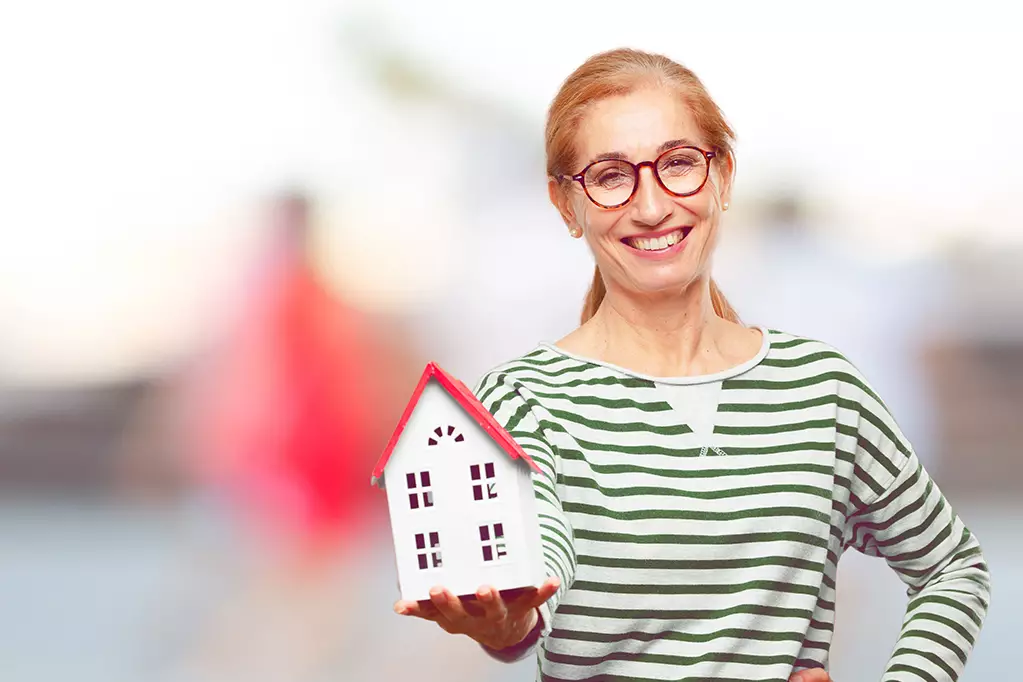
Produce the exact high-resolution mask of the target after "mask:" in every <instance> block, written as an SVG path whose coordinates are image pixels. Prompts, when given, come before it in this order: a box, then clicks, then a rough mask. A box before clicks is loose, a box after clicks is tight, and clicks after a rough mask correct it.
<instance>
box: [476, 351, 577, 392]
mask: <svg viewBox="0 0 1023 682" xmlns="http://www.w3.org/2000/svg"><path fill="white" fill-rule="evenodd" d="M566 360H567V358H566V357H565V356H564V355H561V354H559V353H556V352H554V351H553V350H552V349H551V347H550V344H549V343H546V342H538V343H537V344H536V345H535V346H534V347H533V348H531V349H530V350H528V351H527V352H525V353H522V354H521V355H517V356H515V357H513V358H511V359H509V360H505V361H503V362H501V363H500V364H498V365H494V366H492V367H491V368H490V369H488V370H486V371H484V372H483V374H482V375H480V377H479V379H478V380H477V382H476V389H477V390H479V389H481V388H486V386H487V385H493V384H499V383H505V384H514V383H516V382H518V381H521V380H522V379H523V378H526V379H528V378H535V377H543V376H545V375H548V376H549V375H550V374H552V373H556V372H557V371H558V369H559V368H560V366H561V365H564V364H565V362H566Z"/></svg>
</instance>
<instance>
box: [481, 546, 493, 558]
mask: <svg viewBox="0 0 1023 682" xmlns="http://www.w3.org/2000/svg"><path fill="white" fill-rule="evenodd" d="M483 560H484V561H493V560H494V552H493V550H491V549H490V545H483Z"/></svg>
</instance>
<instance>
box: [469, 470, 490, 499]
mask: <svg viewBox="0 0 1023 682" xmlns="http://www.w3.org/2000/svg"><path fill="white" fill-rule="evenodd" d="M481 474H483V475H481ZM469 475H470V476H472V480H473V484H472V499H474V500H492V499H494V498H496V497H497V479H496V478H495V475H494V463H493V462H487V463H486V464H484V465H483V467H482V470H481V469H480V465H479V464H473V465H470V466H469Z"/></svg>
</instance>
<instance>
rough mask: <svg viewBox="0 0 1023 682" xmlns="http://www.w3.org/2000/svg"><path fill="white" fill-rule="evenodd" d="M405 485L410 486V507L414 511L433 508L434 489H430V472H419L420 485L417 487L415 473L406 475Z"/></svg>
mask: <svg viewBox="0 0 1023 682" xmlns="http://www.w3.org/2000/svg"><path fill="white" fill-rule="evenodd" d="M405 484H406V485H407V486H408V490H409V493H408V505H409V507H411V508H412V509H419V508H420V507H432V506H433V489H432V488H430V472H429V471H420V472H419V485H418V486H417V485H416V474H415V472H409V473H407V474H405Z"/></svg>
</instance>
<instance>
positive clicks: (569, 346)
mask: <svg viewBox="0 0 1023 682" xmlns="http://www.w3.org/2000/svg"><path fill="white" fill-rule="evenodd" d="M760 341H761V340H760V338H759V332H757V331H756V330H750V329H747V328H745V327H743V326H742V325H740V324H737V323H734V322H730V321H728V320H725V319H723V318H721V317H718V316H717V315H716V314H715V312H714V306H713V303H712V302H711V298H710V280H709V279H706V278H702V279H699V280H696V281H694V282H693V283H692V284H691V285H690V286H688V287H687V288H686V289H685V291H683V292H682V293H681V294H680V295H678V294H676V295H672V296H670V297H669V296H665V297H663V298H656V299H652V298H650V297H646V296H644V297H638V296H634V295H632V294H631V293H629V292H625V291H622V290H621V289H618V288H616V287H612V288H609V290H608V292H607V295H606V296H605V297H604V300H603V301H602V302H601V305H600V308H599V309H598V310H597V312H596V314H594V316H593V317H592V318H591V319H590V320H588V321H587V322H586V323H585V324H584V325H583V326H582V327H580V328H579V329H578V330H576V332H573V333H572V334H570V335H569V336H568V337H566V338H565V339H563V340H562V341H561V342H559V344H558V345H560V346H562V347H563V348H565V349H566V350H568V351H570V352H575V353H578V354H580V355H585V356H588V357H593V358H595V359H598V360H601V361H602V362H607V363H610V364H613V365H618V366H620V367H625V368H627V369H631V370H633V371H635V372H637V373H640V374H648V375H652V376H694V375H700V374H713V373H716V372H720V371H723V370H725V369H728V368H730V367H734V366H735V365H738V364H741V363H742V362H745V361H746V360H748V359H749V358H750V357H753V356H754V355H756V353H757V351H758V350H759V348H760Z"/></svg>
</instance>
